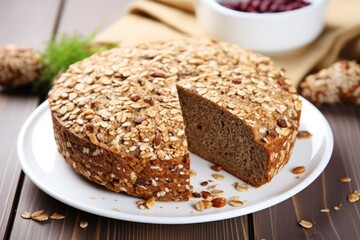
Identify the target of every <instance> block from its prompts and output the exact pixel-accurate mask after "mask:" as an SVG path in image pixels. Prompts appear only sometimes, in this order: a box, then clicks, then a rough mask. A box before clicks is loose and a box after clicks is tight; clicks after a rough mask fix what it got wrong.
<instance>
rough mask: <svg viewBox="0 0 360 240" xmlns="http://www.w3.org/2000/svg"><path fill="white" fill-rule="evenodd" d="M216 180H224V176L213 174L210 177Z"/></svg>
mask: <svg viewBox="0 0 360 240" xmlns="http://www.w3.org/2000/svg"><path fill="white" fill-rule="evenodd" d="M212 176H213V177H214V178H215V179H216V180H224V178H225V177H224V175H221V174H218V173H214V174H213V175H212Z"/></svg>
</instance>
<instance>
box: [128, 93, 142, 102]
mask: <svg viewBox="0 0 360 240" xmlns="http://www.w3.org/2000/svg"><path fill="white" fill-rule="evenodd" d="M140 98H141V97H140V96H139V95H137V94H132V95H131V96H130V100H131V101H133V102H137V101H138V100H140Z"/></svg>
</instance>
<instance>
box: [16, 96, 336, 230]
mask: <svg viewBox="0 0 360 240" xmlns="http://www.w3.org/2000/svg"><path fill="white" fill-rule="evenodd" d="M300 98H301V100H302V101H303V105H304V103H305V104H306V105H307V107H309V108H311V110H312V111H315V112H316V113H317V115H318V117H320V119H319V120H321V122H322V123H323V124H324V126H323V127H324V128H325V129H326V132H325V133H324V136H327V138H326V144H325V149H324V152H323V155H322V161H320V164H319V165H318V166H317V167H316V168H315V169H314V171H313V172H312V173H311V174H310V175H308V176H307V177H306V178H305V179H303V181H301V182H299V183H298V184H297V185H296V187H293V188H291V189H289V190H287V191H285V192H283V193H281V194H279V195H277V196H275V197H271V198H270V199H267V200H265V201H264V202H262V203H259V204H255V205H253V206H249V207H247V208H245V210H244V209H241V210H242V211H241V214H239V213H238V212H239V210H234V211H227V212H220V213H215V214H209V215H208V214H206V215H189V216H186V217H185V216H182V217H176V216H175V217H166V216H164V217H157V216H151V215H150V216H145V215H134V214H129V213H126V212H116V213H115V212H114V213H113V214H110V213H108V212H107V211H101V210H99V209H98V208H95V207H93V206H88V207H87V205H82V204H81V203H78V202H76V201H71V200H69V199H68V198H66V197H64V196H62V195H61V194H57V193H56V192H55V191H53V190H51V189H49V188H48V187H47V186H46V184H44V183H42V182H41V181H40V179H38V177H37V176H36V174H34V173H33V172H32V171H31V169H30V168H29V167H28V166H29V164H27V161H26V156H25V152H24V151H22V150H23V149H24V144H23V142H24V141H25V137H26V133H27V131H28V130H29V127H30V126H31V124H33V123H34V121H36V119H37V118H38V117H39V116H41V114H42V113H45V112H46V110H49V109H48V101H47V100H45V101H44V102H43V103H41V104H40V105H39V106H38V107H37V108H36V109H35V110H34V111H33V112H32V113H31V114H30V116H29V117H28V118H27V119H26V121H25V123H24V124H23V126H22V127H21V130H20V133H19V135H18V139H17V155H18V159H19V162H20V165H21V168H22V170H23V171H24V173H25V174H26V176H27V177H29V179H30V180H31V181H32V182H33V183H34V184H35V185H36V186H37V187H38V188H40V189H41V190H42V191H44V192H45V193H46V194H48V195H50V196H51V197H53V198H55V199H57V200H59V201H61V202H62V203H65V204H67V205H69V206H72V207H75V208H77V209H79V210H82V211H85V212H88V213H92V214H95V215H98V216H102V217H108V218H112V219H117V220H125V221H132V222H139V223H152V224H191V223H203V222H212V221H218V220H225V219H229V218H233V217H240V216H244V215H247V214H250V213H255V212H258V211H260V210H263V209H266V208H269V207H271V206H275V205H277V204H279V203H280V202H283V201H285V200H287V199H289V198H291V197H293V196H294V195H296V194H297V193H299V192H300V191H302V190H304V189H305V188H306V187H307V186H309V185H310V184H311V183H312V182H313V181H314V180H315V179H316V178H318V177H319V176H320V174H321V173H322V172H323V171H324V169H325V168H326V166H327V165H328V163H329V161H330V159H331V156H332V152H333V148H334V138H333V133H332V130H331V127H330V124H329V123H328V121H327V119H326V118H325V116H324V115H323V114H322V113H321V112H320V111H319V110H318V109H317V108H316V107H315V106H314V105H313V104H311V103H310V102H309V101H308V100H306V99H304V98H303V97H301V96H300ZM209 216H212V217H211V219H210V218H209Z"/></svg>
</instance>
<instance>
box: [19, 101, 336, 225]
mask: <svg viewBox="0 0 360 240" xmlns="http://www.w3.org/2000/svg"><path fill="white" fill-rule="evenodd" d="M300 130H307V131H309V132H310V133H312V134H313V137H312V138H310V139H297V141H296V144H295V149H294V151H293V154H292V156H291V159H290V161H289V163H288V164H287V165H286V166H285V167H284V168H283V169H282V170H281V171H280V173H279V174H278V175H276V176H275V178H274V179H273V180H272V181H271V182H270V183H268V184H266V185H264V186H262V187H260V188H253V187H250V188H249V190H248V191H246V192H238V191H236V190H235V189H234V187H233V186H232V184H233V183H234V182H240V180H239V179H237V178H235V177H233V176H232V175H230V174H228V173H226V172H224V171H222V172H221V174H223V175H224V176H225V179H224V180H223V181H219V180H215V179H213V178H212V176H211V175H212V174H213V173H214V172H213V171H212V170H211V169H210V166H211V164H210V163H209V162H207V161H205V160H203V159H201V158H199V157H197V156H196V155H193V154H192V155H191V168H192V169H194V170H196V172H197V176H196V177H192V178H191V183H192V185H193V186H194V191H197V192H201V191H203V190H206V188H207V187H204V186H201V185H200V183H201V182H203V181H205V180H209V179H213V180H214V182H212V183H210V185H212V184H218V189H221V190H224V191H225V195H224V196H225V197H226V198H229V197H232V196H235V195H239V196H240V199H242V200H246V201H247V203H246V204H245V205H243V206H241V207H232V206H230V205H227V206H225V207H223V208H210V209H206V210H204V211H202V212H199V211H196V210H195V208H194V205H195V203H196V202H197V201H198V199H196V198H193V199H191V200H190V201H189V202H156V204H155V207H154V208H153V209H151V210H140V209H138V207H137V205H136V203H135V202H136V201H137V200H138V199H137V198H135V197H131V196H128V195H126V194H122V193H114V192H111V191H108V190H105V189H103V188H102V187H101V186H98V185H96V184H93V183H91V182H89V181H87V180H85V178H83V177H82V176H80V175H78V174H76V173H75V171H74V170H73V169H72V167H70V166H69V165H68V164H67V163H66V162H65V160H64V159H63V158H62V156H61V155H60V154H59V153H58V151H57V147H56V145H55V141H54V136H53V130H52V122H51V116H50V110H49V108H48V103H47V102H45V103H43V104H41V105H40V106H39V107H38V108H37V109H36V110H35V111H34V112H33V113H32V114H31V116H30V117H29V118H28V119H27V121H26V122H25V124H24V126H23V127H22V129H21V132H20V135H19V139H18V155H19V159H20V163H21V166H22V169H23V170H24V172H25V174H26V175H27V176H28V177H29V178H30V179H31V180H32V181H33V182H34V183H35V184H36V185H37V186H38V187H39V188H40V189H42V190H43V191H44V192H46V193H47V194H49V195H50V196H52V197H54V198H56V199H58V200H59V201H61V202H63V203H66V204H68V205H70V206H73V207H75V208H78V209H81V210H83V211H86V212H90V213H93V214H96V215H100V216H105V217H109V218H114V219H121V220H127V221H134V222H144V223H162V224H180V223H197V222H209V221H215V220H221V219H227V218H232V217H238V216H242V215H245V214H249V213H253V212H256V211H259V210H262V209H264V208H267V207H270V206H273V205H275V204H277V203H279V202H281V201H284V200H286V199H287V198H290V197H292V196H293V195H295V194H296V193H298V192H300V191H301V190H303V189H304V188H305V187H306V186H308V185H309V184H310V183H311V182H313V181H314V180H315V179H316V178H317V177H318V176H319V175H320V173H321V172H322V171H323V170H324V168H325V167H326V165H327V163H328V161H329V159H330V157H331V153H332V149H333V136H332V132H331V129H330V127H329V124H328V122H327V121H326V119H325V118H324V117H323V115H322V114H321V113H320V112H319V111H318V110H317V109H316V108H315V107H314V106H313V105H311V104H310V103H309V102H308V101H306V100H303V110H302V116H301V124H300ZM296 166H305V167H306V171H305V172H304V173H303V174H301V175H294V174H293V173H292V172H291V169H292V168H294V167H296Z"/></svg>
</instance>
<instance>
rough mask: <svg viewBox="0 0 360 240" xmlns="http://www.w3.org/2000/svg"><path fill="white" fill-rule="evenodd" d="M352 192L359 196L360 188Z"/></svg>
mask: <svg viewBox="0 0 360 240" xmlns="http://www.w3.org/2000/svg"><path fill="white" fill-rule="evenodd" d="M354 194H356V195H358V196H359V197H360V189H359V190H355V191H354Z"/></svg>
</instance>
